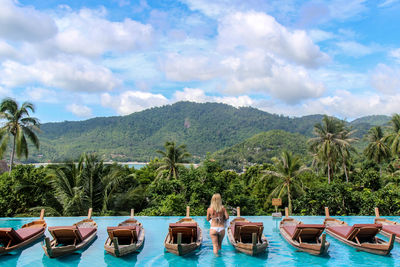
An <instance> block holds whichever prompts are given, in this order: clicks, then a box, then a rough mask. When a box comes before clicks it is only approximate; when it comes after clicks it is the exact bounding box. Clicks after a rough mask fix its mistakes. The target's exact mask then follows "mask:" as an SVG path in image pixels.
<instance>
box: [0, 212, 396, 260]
mask: <svg viewBox="0 0 400 267" xmlns="http://www.w3.org/2000/svg"><path fill="white" fill-rule="evenodd" d="M127 218H128V217H93V219H94V220H95V221H96V222H97V224H98V227H99V228H98V238H97V239H96V240H95V241H94V242H93V244H92V245H91V246H90V247H89V248H87V249H86V250H84V251H82V252H81V253H76V254H73V255H69V256H65V257H61V258H57V259H49V258H48V257H47V256H46V255H45V254H44V252H43V249H42V247H41V241H40V242H36V243H34V244H33V245H31V246H30V247H28V248H26V249H24V250H19V251H14V252H11V253H10V254H7V255H0V266H2V267H5V266H7V267H8V266H83V267H85V266H95V267H101V266H157V267H159V266H218V267H223V266H252V267H255V266H280V267H282V266H379V267H383V266H400V244H398V243H395V245H394V248H393V250H392V252H391V254H389V255H388V256H378V255H372V254H369V253H366V252H357V251H356V250H355V249H354V248H352V247H349V246H346V245H344V244H342V243H340V242H339V241H337V240H336V239H334V238H331V237H330V236H327V240H328V241H329V242H331V246H330V248H329V252H328V255H327V256H324V257H319V256H312V255H309V254H307V253H304V252H297V251H296V250H295V249H294V248H293V247H292V246H290V245H289V244H288V243H286V242H285V241H284V239H283V238H282V237H281V236H280V234H279V221H280V220H276V219H272V218H271V217H270V216H261V217H256V216H248V217H247V216H246V218H249V219H251V220H252V221H261V222H263V223H264V234H265V235H266V236H267V238H268V241H269V248H268V249H267V252H266V253H264V254H261V255H259V256H256V257H251V256H247V255H245V254H242V253H237V252H236V251H235V250H234V248H233V246H232V245H231V244H230V243H229V242H228V240H227V238H225V239H224V242H223V245H222V253H221V256H220V257H215V256H214V254H213V252H212V244H211V240H210V237H209V233H208V230H209V229H210V225H209V223H208V222H207V221H206V219H205V217H193V218H194V219H195V220H196V221H197V222H198V223H199V225H200V227H201V228H202V229H203V236H204V238H203V245H202V247H201V248H200V250H198V251H196V252H194V253H192V254H190V255H188V256H185V257H179V256H175V255H173V254H170V253H167V252H165V250H164V238H165V235H166V234H167V231H168V224H169V223H172V222H176V221H177V220H178V219H180V218H182V217H140V216H138V217H136V218H137V219H138V220H139V221H141V222H142V223H143V226H144V228H145V230H146V240H145V244H144V247H143V249H142V251H141V252H140V253H139V254H132V255H128V256H126V257H123V258H115V257H113V256H111V255H108V254H106V253H105V252H104V247H103V246H104V242H105V240H106V239H107V233H106V228H107V226H114V225H117V224H118V223H119V222H121V221H123V220H125V219H127ZM293 218H296V219H297V220H301V221H303V222H305V223H322V222H323V219H324V218H323V217H322V216H321V217H317V216H313V217H311V216H304V217H298V216H293ZM387 218H389V219H391V220H395V221H399V220H400V217H387ZM81 219H82V217H79V218H78V217H59V218H51V217H47V218H45V220H46V222H47V225H48V226H59V225H71V224H73V223H75V222H77V221H79V220H81ZM340 219H341V220H344V221H345V222H347V223H349V224H354V223H372V222H373V219H374V217H372V216H351V217H341V218H340ZM32 220H33V219H32V218H0V227H15V228H19V227H21V226H22V225H23V224H25V223H27V222H30V221H32ZM46 235H47V236H49V233H48V232H47V231H46ZM382 238H383V239H385V240H387V238H386V237H382Z"/></svg>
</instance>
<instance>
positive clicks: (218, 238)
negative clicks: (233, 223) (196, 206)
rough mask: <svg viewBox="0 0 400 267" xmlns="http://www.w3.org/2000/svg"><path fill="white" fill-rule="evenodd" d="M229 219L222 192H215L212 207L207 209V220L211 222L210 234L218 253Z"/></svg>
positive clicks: (214, 249) (215, 250)
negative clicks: (223, 204) (223, 203)
mask: <svg viewBox="0 0 400 267" xmlns="http://www.w3.org/2000/svg"><path fill="white" fill-rule="evenodd" d="M228 219H229V215H228V213H227V212H226V209H225V208H224V206H222V199H221V195H220V194H214V195H213V196H212V198H211V204H210V207H209V208H208V209H207V221H209V222H210V224H211V227H210V236H211V241H212V244H213V251H214V254H215V255H218V251H219V250H221V243H222V240H223V239H224V236H225V222H226V221H227V220H228Z"/></svg>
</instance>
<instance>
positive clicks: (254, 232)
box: [228, 207, 268, 256]
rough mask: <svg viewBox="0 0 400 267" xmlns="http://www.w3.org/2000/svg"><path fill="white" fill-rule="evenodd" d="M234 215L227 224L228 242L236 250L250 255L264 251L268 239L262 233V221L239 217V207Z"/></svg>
mask: <svg viewBox="0 0 400 267" xmlns="http://www.w3.org/2000/svg"><path fill="white" fill-rule="evenodd" d="M236 216H237V217H236V218H235V219H233V220H232V221H231V222H230V224H229V226H228V239H229V242H231V244H232V245H233V246H234V247H235V249H236V250H238V251H240V252H243V253H245V254H248V255H251V256H253V255H256V254H259V253H261V252H263V251H265V250H266V249H267V247H268V241H267V238H266V237H265V236H264V234H263V231H264V225H263V223H262V222H251V221H249V220H246V219H245V218H242V217H240V208H239V207H238V208H237V215H236Z"/></svg>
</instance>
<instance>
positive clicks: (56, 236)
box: [42, 208, 97, 258]
mask: <svg viewBox="0 0 400 267" xmlns="http://www.w3.org/2000/svg"><path fill="white" fill-rule="evenodd" d="M91 217H92V208H90V209H89V212H88V217H87V219H84V220H82V221H79V222H77V223H75V224H73V225H72V226H55V227H49V232H50V234H51V235H52V236H53V240H51V241H50V238H49V237H46V238H45V240H44V241H45V243H44V245H43V246H42V247H43V249H44V252H45V253H46V255H47V256H49V257H50V258H56V257H60V256H64V255H67V254H70V253H72V252H74V251H77V250H80V249H83V248H85V247H86V246H88V245H89V244H90V243H91V242H92V241H93V240H94V239H95V238H96V237H97V224H96V222H95V221H93V220H92V219H91Z"/></svg>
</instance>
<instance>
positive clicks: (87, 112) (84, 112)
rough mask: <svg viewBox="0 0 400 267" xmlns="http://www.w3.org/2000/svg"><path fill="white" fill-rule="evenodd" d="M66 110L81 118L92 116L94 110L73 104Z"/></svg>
mask: <svg viewBox="0 0 400 267" xmlns="http://www.w3.org/2000/svg"><path fill="white" fill-rule="evenodd" d="M66 108H67V110H68V111H69V112H72V113H73V114H74V115H76V116H78V117H81V118H87V117H90V116H92V110H91V109H90V108H89V107H87V106H85V105H78V104H71V105H68V106H66Z"/></svg>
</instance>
